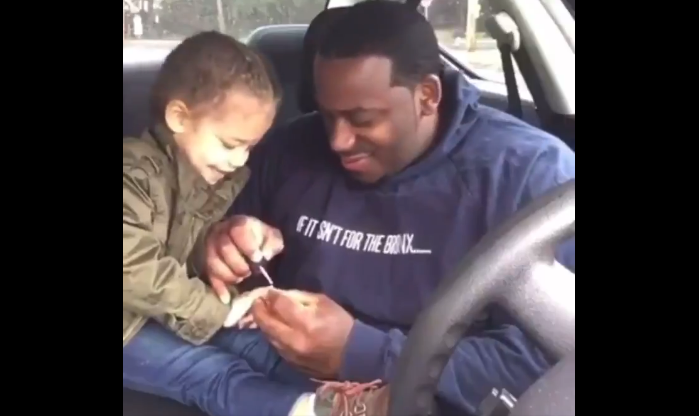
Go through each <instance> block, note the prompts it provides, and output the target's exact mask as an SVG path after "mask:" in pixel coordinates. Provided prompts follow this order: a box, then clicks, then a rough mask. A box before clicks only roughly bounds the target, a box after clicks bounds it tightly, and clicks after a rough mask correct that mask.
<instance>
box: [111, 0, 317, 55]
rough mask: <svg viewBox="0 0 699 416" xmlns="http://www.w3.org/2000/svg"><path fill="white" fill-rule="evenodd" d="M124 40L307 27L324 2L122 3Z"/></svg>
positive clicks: (143, 0) (204, 0)
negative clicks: (204, 32) (265, 28)
mask: <svg viewBox="0 0 699 416" xmlns="http://www.w3.org/2000/svg"><path fill="white" fill-rule="evenodd" d="M123 3H124V4H123V6H124V13H123V15H124V16H123V21H124V25H123V29H124V41H125V42H129V43H136V44H140V45H145V44H146V43H145V42H137V41H143V40H149V41H154V40H155V41H167V40H170V41H177V40H181V39H184V38H185V37H187V36H190V35H192V34H194V33H197V32H200V31H204V30H218V31H220V32H223V33H228V34H229V35H233V36H235V37H236V38H238V39H243V38H245V37H246V36H247V35H249V34H250V32H251V31H253V30H254V29H256V28H258V27H260V26H266V25H274V24H308V23H310V22H311V20H312V19H313V18H314V17H315V16H316V15H317V14H318V13H320V12H321V11H322V10H323V8H324V7H325V0H123Z"/></svg>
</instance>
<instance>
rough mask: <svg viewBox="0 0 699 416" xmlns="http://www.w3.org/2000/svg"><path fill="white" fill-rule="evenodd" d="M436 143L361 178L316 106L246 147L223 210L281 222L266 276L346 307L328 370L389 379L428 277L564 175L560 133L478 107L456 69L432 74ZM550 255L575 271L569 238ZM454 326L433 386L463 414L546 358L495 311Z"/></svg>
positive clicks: (427, 289) (527, 380)
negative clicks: (458, 336) (338, 363)
mask: <svg viewBox="0 0 699 416" xmlns="http://www.w3.org/2000/svg"><path fill="white" fill-rule="evenodd" d="M443 83H444V93H445V101H444V102H443V103H442V105H441V110H440V111H441V119H442V121H443V123H442V127H441V128H440V131H441V132H442V134H440V137H439V138H438V140H439V142H438V143H437V145H436V146H434V147H433V149H432V150H431V151H430V152H429V153H428V154H426V155H425V156H424V157H423V158H421V159H420V160H419V161H418V162H417V163H415V164H413V165H411V166H410V167H408V168H406V169H405V170H404V171H402V172H400V173H398V174H396V175H394V176H392V177H389V178H386V179H385V180H382V181H381V182H380V183H379V184H376V185H374V186H366V185H360V184H357V183H355V182H354V180H352V179H351V178H350V177H348V175H347V174H346V173H345V172H343V170H342V167H341V165H340V163H339V160H338V159H337V157H336V156H335V155H334V154H333V153H332V152H331V150H330V146H329V141H328V138H327V135H326V133H325V130H324V128H323V122H322V120H321V118H320V116H319V115H318V114H311V115H307V116H304V117H302V118H300V119H296V120H294V121H293V122H291V123H290V124H288V125H286V126H284V127H282V128H280V129H278V130H277V131H275V132H273V133H272V134H271V135H270V136H269V137H268V138H267V139H265V141H264V143H263V144H261V145H260V146H258V148H256V149H255V152H253V155H252V156H251V159H250V163H249V165H250V167H251V169H252V176H251V179H250V182H249V183H248V185H247V187H246V188H245V190H244V191H243V193H242V194H241V195H240V196H239V197H238V198H237V199H236V202H235V204H234V206H233V208H232V212H233V213H236V214H247V215H252V216H255V217H258V218H260V219H262V220H263V221H265V222H267V223H268V224H270V225H273V226H275V227H277V228H279V229H280V230H281V231H282V233H283V235H284V242H285V250H284V254H283V255H282V256H281V257H280V258H279V259H278V260H277V261H276V262H274V263H273V264H272V265H271V268H272V270H271V272H272V274H273V276H274V277H275V279H276V284H277V285H278V286H279V287H283V288H297V289H303V290H308V291H315V292H323V293H325V294H327V295H328V296H330V297H331V298H332V299H334V300H335V301H337V302H338V303H339V304H341V305H342V306H344V307H345V308H346V309H347V310H348V311H349V312H351V313H352V314H353V315H354V316H355V318H356V319H357V321H356V324H355V326H354V329H353V330H352V333H351V335H350V340H349V344H348V346H347V348H346V351H345V355H344V364H343V367H342V370H341V374H340V376H341V379H345V380H351V381H359V382H363V381H372V380H374V379H377V378H380V379H384V380H390V376H391V372H392V368H393V366H394V364H395V362H396V358H397V357H398V355H399V354H400V351H401V347H402V345H403V343H404V341H405V333H407V331H408V330H409V329H410V326H411V325H412V323H413V322H414V320H415V318H416V316H417V315H418V314H419V313H420V310H421V309H422V308H423V305H424V304H425V302H426V301H427V299H428V298H429V296H430V294H432V292H433V291H434V289H435V288H436V287H437V285H438V284H439V283H440V280H441V279H442V278H443V277H445V276H447V274H448V273H449V271H450V270H451V269H452V268H454V267H455V265H456V264H457V262H458V261H459V260H460V259H461V258H462V257H464V255H465V254H466V253H467V252H468V250H469V249H470V248H471V247H473V246H474V245H475V244H476V243H477V242H478V241H479V240H480V239H481V237H483V235H484V234H485V233H487V232H488V231H489V230H491V229H493V228H494V227H496V226H498V225H499V224H500V223H501V222H502V221H503V220H504V219H506V218H507V217H509V216H510V215H512V213H514V212H515V211H517V210H519V209H520V208H522V207H523V206H524V205H526V204H527V203H528V202H529V201H531V200H532V199H533V198H536V197H537V196H539V195H540V194H542V193H544V192H545V191H546V190H548V189H550V188H552V187H555V186H557V185H559V184H562V183H564V182H566V181H567V180H569V179H571V178H573V177H574V176H575V154H574V153H573V152H572V151H571V150H570V149H569V148H568V147H567V146H566V145H565V144H564V143H563V142H561V141H560V140H559V139H557V138H555V137H553V136H551V135H549V134H547V133H544V132H542V131H541V130H539V129H537V128H534V127H532V126H530V125H528V124H526V123H524V122H522V121H520V120H518V119H516V118H513V117H511V116H509V115H507V114H505V113H503V112H500V111H496V110H493V109H491V108H486V107H483V106H479V105H478V104H477V103H476V101H477V100H478V97H479V92H478V90H477V89H476V88H475V87H473V86H472V85H469V84H468V83H467V82H466V80H465V79H464V78H463V77H462V75H461V74H458V73H455V72H447V73H446V74H445V75H444V76H443ZM574 244H575V243H574V241H570V242H568V243H566V244H565V245H564V246H562V247H561V248H560V250H559V253H558V260H559V261H560V262H561V263H563V264H564V265H566V266H567V267H568V268H570V269H571V270H573V271H575V245H574ZM490 312H491V313H490V314H489V317H488V319H487V320H485V321H484V322H483V324H482V325H480V327H479V328H474V330H473V331H471V333H470V334H469V336H467V337H466V338H464V339H463V341H462V342H461V343H460V344H459V346H458V348H457V350H456V352H455V353H454V355H453V357H452V359H451V361H450V362H449V364H448V365H447V367H446V369H445V371H444V373H443V375H442V378H441V381H440V385H439V397H440V398H441V399H442V400H444V401H446V402H448V403H449V404H450V405H452V406H456V407H458V408H461V409H464V410H466V411H468V412H469V413H471V414H473V413H475V412H476V408H477V406H478V405H479V404H480V402H481V400H482V399H483V398H484V397H485V396H486V395H487V394H488V393H489V392H490V390H491V388H493V387H506V388H507V389H508V390H509V391H510V392H512V393H514V394H516V395H518V394H521V393H522V392H523V390H524V389H526V387H528V386H529V385H530V384H531V383H532V382H533V381H534V380H535V379H536V378H537V377H538V376H539V375H541V374H542V372H543V371H545V370H546V369H547V368H548V367H549V365H550V363H549V362H548V361H547V359H546V358H545V357H544V356H543V354H542V353H541V352H540V351H539V350H537V349H536V347H535V346H534V345H533V344H532V342H530V341H529V340H528V339H527V338H526V337H525V336H524V334H523V333H522V331H521V330H520V329H518V328H517V327H516V326H515V325H513V323H512V321H511V320H510V318H509V317H508V316H507V315H506V314H505V313H504V312H503V311H501V310H496V309H493V310H492V311H490Z"/></svg>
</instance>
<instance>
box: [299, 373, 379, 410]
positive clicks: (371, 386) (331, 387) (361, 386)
mask: <svg viewBox="0 0 699 416" xmlns="http://www.w3.org/2000/svg"><path fill="white" fill-rule="evenodd" d="M313 381H317V382H319V383H322V384H323V385H322V386H321V387H320V389H319V392H320V393H325V392H327V391H331V392H334V393H336V396H335V397H334V398H333V402H334V403H333V407H335V406H336V405H337V403H338V401H337V397H339V398H340V400H339V402H340V403H341V404H340V406H341V407H342V408H343V409H344V410H343V412H342V413H340V414H341V415H345V416H351V415H357V416H360V415H366V410H367V407H366V404H365V403H364V402H356V403H354V409H352V411H350V400H349V398H350V397H353V396H357V395H360V394H362V393H364V392H366V391H372V390H376V389H378V388H379V386H380V385H381V384H382V382H381V380H374V381H372V382H370V383H355V382H351V381H323V380H315V379H314V380H313Z"/></svg>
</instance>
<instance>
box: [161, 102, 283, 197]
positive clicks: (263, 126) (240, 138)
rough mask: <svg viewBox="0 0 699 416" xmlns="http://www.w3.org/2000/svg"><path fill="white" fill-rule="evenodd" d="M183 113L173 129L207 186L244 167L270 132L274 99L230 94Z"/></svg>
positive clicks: (184, 109)
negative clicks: (254, 148) (211, 103)
mask: <svg viewBox="0 0 699 416" xmlns="http://www.w3.org/2000/svg"><path fill="white" fill-rule="evenodd" d="M181 110H182V111H181V114H180V119H179V120H180V121H179V122H178V123H177V122H176V123H175V124H176V125H175V126H174V127H175V128H173V126H170V128H171V129H172V130H173V131H175V138H176V141H177V143H178V145H179V147H180V150H181V151H182V152H184V154H185V155H186V156H187V159H188V160H189V161H190V162H191V164H192V166H194V168H195V169H196V170H197V172H199V174H200V175H201V176H202V177H203V178H204V180H206V182H208V183H209V184H215V183H216V182H218V181H219V180H221V179H222V178H223V177H224V176H225V175H226V174H229V173H231V172H234V171H235V170H236V169H238V168H240V167H241V166H243V165H245V162H246V161H247V159H248V155H249V152H250V149H251V148H252V147H253V146H254V145H256V144H257V143H258V142H259V140H260V138H262V136H263V135H264V134H265V132H266V131H267V130H268V129H269V128H270V126H271V124H272V121H273V119H274V115H275V112H276V107H275V104H274V102H273V100H271V99H270V100H268V101H267V102H265V101H264V100H261V99H259V98H257V97H253V96H252V95H249V94H243V93H240V92H236V91H231V92H229V93H228V94H227V95H225V96H224V98H223V99H222V100H221V101H220V102H216V103H215V104H213V105H211V106H206V107H203V108H201V109H199V110H198V111H197V109H194V110H195V111H191V110H188V109H186V107H185V108H183V109H181ZM168 124H170V123H168ZM176 129H177V130H176Z"/></svg>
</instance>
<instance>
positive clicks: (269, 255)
mask: <svg viewBox="0 0 699 416" xmlns="http://www.w3.org/2000/svg"><path fill="white" fill-rule="evenodd" d="M262 255H263V256H264V258H265V260H268V261H269V260H272V257H274V253H272V252H271V251H269V250H265V251H263V252H262Z"/></svg>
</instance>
